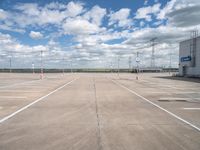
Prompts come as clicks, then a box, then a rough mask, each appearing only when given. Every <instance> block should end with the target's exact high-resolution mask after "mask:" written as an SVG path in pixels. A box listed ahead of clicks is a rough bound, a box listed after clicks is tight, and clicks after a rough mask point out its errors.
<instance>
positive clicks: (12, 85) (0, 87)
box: [0, 80, 40, 89]
mask: <svg viewBox="0 0 200 150" xmlns="http://www.w3.org/2000/svg"><path fill="white" fill-rule="evenodd" d="M36 81H40V80H31V81H25V82H20V83H15V84H11V85H6V86H0V89H3V88H7V87H14V86H16V85H23V84H26V83H32V82H36Z"/></svg>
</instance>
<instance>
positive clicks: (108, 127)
mask: <svg viewBox="0 0 200 150" xmlns="http://www.w3.org/2000/svg"><path fill="white" fill-rule="evenodd" d="M165 76H169V75H168V74H156V73H154V74H149V73H147V74H140V76H139V80H136V76H135V74H127V73H124V74H123V73H122V74H120V75H119V76H118V75H117V74H111V73H110V74H109V73H107V74H103V73H102V74H95V73H91V74H86V73H85V74H84V73H82V74H65V75H64V76H62V75H61V74H48V75H47V77H46V78H45V79H44V80H38V75H32V74H24V75H20V74H11V75H10V76H7V75H6V74H0V149H2V150H4V149H5V150H12V149H15V150H27V149H29V150H31V149H32V150H35V149H38V150H45V149H46V150H49V149H52V150H55V149H56V150H62V149H63V150H66V149H67V150H70V149H73V150H133V149H136V150H156V149H158V150H161V149H162V150H199V149H200V83H198V82H188V81H184V80H171V79H170V78H164V77H165ZM4 77H5V79H4ZM11 79H12V80H13V82H12V83H11V82H10V80H11Z"/></svg>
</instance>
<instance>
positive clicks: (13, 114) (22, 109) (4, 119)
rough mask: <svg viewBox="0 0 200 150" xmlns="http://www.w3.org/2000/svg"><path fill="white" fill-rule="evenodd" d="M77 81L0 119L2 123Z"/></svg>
mask: <svg viewBox="0 0 200 150" xmlns="http://www.w3.org/2000/svg"><path fill="white" fill-rule="evenodd" d="M75 80H77V79H73V80H71V81H70V82H67V83H66V84H64V85H62V86H60V87H59V88H57V89H55V90H54V91H52V92H50V93H49V94H47V95H44V96H42V97H40V98H39V99H37V100H35V101H33V102H32V103H30V104H28V105H26V106H24V107H22V108H20V109H19V110H17V111H15V112H13V113H12V114H10V115H8V116H6V117H4V118H2V119H0V123H3V122H4V121H6V120H8V119H10V118H12V117H14V116H15V115H17V114H18V113H20V112H22V111H24V110H25V109H27V108H29V107H30V106H32V105H34V104H35V103H37V102H39V101H42V100H43V99H44V98H46V97H48V96H50V95H52V94H53V93H55V92H57V91H58V90H60V89H62V88H64V87H65V86H67V85H69V84H71V83H72V82H74V81H75Z"/></svg>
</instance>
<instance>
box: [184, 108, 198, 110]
mask: <svg viewBox="0 0 200 150" xmlns="http://www.w3.org/2000/svg"><path fill="white" fill-rule="evenodd" d="M183 109H185V110H200V108H183Z"/></svg>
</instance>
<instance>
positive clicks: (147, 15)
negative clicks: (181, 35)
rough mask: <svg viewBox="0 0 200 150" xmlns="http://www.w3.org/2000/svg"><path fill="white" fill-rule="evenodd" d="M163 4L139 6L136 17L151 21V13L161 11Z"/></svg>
mask: <svg viewBox="0 0 200 150" xmlns="http://www.w3.org/2000/svg"><path fill="white" fill-rule="evenodd" d="M160 6H161V4H160V3H158V4H154V5H153V6H147V7H142V8H139V9H138V10H137V12H136V16H135V17H134V18H135V19H145V20H146V21H151V20H152V18H151V15H156V14H157V13H158V12H159V11H160Z"/></svg>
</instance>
